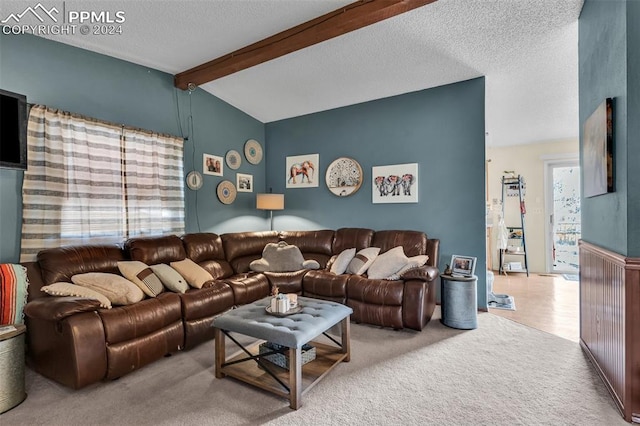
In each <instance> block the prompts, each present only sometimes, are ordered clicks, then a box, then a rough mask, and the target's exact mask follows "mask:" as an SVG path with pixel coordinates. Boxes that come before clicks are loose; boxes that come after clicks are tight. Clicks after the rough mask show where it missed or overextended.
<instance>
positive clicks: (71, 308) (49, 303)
mask: <svg viewBox="0 0 640 426" xmlns="http://www.w3.org/2000/svg"><path fill="white" fill-rule="evenodd" d="M99 308H100V302H99V301H97V300H94V299H85V298H81V297H40V298H38V299H35V300H32V301H31V302H29V303H27V305H26V306H25V307H24V313H25V315H27V316H28V317H29V318H35V319H40V320H44V321H59V320H61V319H63V318H66V317H68V316H71V315H73V314H77V313H80V312H91V311H96V310H98V309H99Z"/></svg>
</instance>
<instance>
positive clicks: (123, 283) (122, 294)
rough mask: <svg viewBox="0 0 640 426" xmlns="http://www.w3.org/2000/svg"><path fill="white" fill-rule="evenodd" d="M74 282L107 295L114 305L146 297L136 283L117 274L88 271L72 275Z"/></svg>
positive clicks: (129, 302) (137, 300) (133, 301)
mask: <svg viewBox="0 0 640 426" xmlns="http://www.w3.org/2000/svg"><path fill="white" fill-rule="evenodd" d="M71 281H73V283H74V284H76V285H79V286H82V287H87V288H90V289H92V290H95V291H97V292H98V293H101V294H104V295H105V296H107V298H108V299H109V301H111V304H112V305H130V304H132V303H137V302H139V301H141V300H142V299H144V293H143V292H142V290H140V289H139V288H138V287H137V286H136V285H135V284H134V283H132V282H131V281H129V280H128V279H126V278H123V277H121V276H120V275H116V274H107V273H104V272H88V273H86V274H78V275H74V276H73V277H71Z"/></svg>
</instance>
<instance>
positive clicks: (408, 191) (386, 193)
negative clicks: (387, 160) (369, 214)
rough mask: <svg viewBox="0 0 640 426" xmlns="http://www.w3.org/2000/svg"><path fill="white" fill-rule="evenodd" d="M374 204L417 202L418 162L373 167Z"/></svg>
mask: <svg viewBox="0 0 640 426" xmlns="http://www.w3.org/2000/svg"><path fill="white" fill-rule="evenodd" d="M371 181H372V182H373V184H372V188H371V190H372V193H371V194H372V196H371V200H372V202H373V204H380V203H417V202H418V163H409V164H394V165H391V166H374V167H372V168H371Z"/></svg>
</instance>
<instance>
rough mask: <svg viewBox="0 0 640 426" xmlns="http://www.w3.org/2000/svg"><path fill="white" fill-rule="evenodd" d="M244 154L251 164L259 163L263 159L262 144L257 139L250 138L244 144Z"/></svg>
mask: <svg viewBox="0 0 640 426" xmlns="http://www.w3.org/2000/svg"><path fill="white" fill-rule="evenodd" d="M244 156H245V157H246V158H247V161H248V162H250V163H251V164H259V163H260V162H261V161H262V146H261V145H260V142H258V141H257V140H255V139H249V140H248V141H247V142H245V144H244Z"/></svg>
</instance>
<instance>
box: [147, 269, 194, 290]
mask: <svg viewBox="0 0 640 426" xmlns="http://www.w3.org/2000/svg"><path fill="white" fill-rule="evenodd" d="M149 268H151V270H152V271H153V273H154V274H156V275H157V277H158V278H160V281H162V284H163V285H164V286H165V287H166V288H168V289H169V290H171V291H173V292H175V293H186V291H187V290H189V284H187V281H186V280H185V279H184V278H183V277H182V275H180V274H179V273H178V271H176V270H175V269H173V268H172V267H171V266H169V265H165V264H164V263H159V264H157V265H151V266H149Z"/></svg>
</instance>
